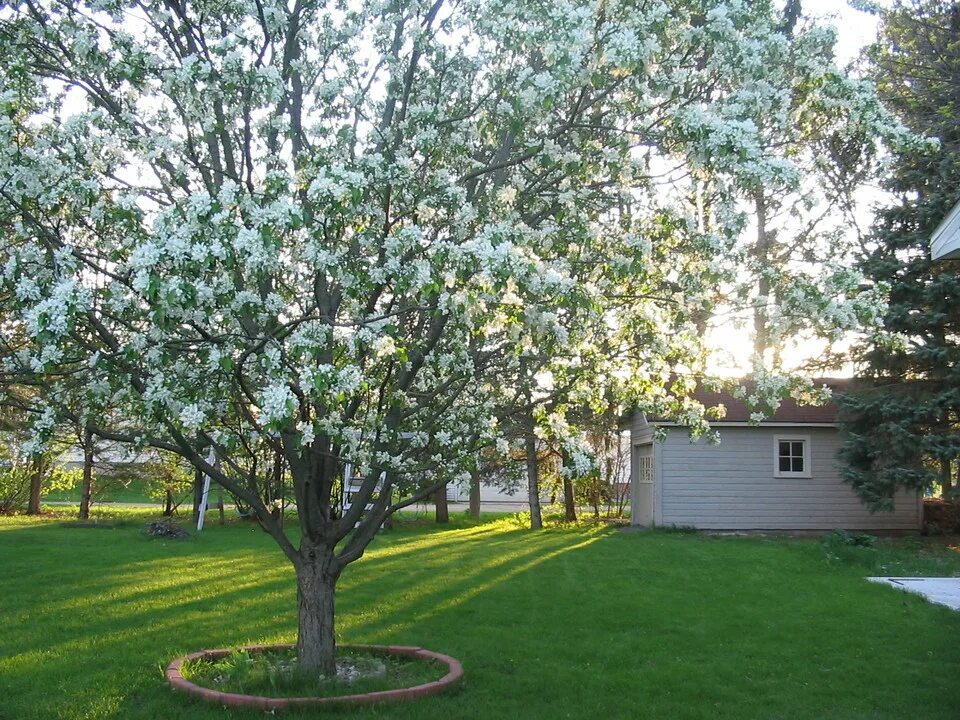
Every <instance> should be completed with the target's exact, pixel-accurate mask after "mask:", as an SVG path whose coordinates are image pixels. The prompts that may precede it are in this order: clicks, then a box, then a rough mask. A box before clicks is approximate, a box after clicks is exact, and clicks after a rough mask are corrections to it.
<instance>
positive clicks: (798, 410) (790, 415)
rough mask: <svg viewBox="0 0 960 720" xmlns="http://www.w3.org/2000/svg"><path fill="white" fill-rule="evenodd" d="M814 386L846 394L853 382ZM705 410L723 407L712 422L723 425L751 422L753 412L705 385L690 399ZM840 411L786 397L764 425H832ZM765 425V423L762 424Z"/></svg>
mask: <svg viewBox="0 0 960 720" xmlns="http://www.w3.org/2000/svg"><path fill="white" fill-rule="evenodd" d="M813 383H814V385H817V386H820V385H826V386H827V387H829V388H830V389H831V390H833V392H834V393H838V392H843V391H844V390H846V389H847V388H849V387H850V385H851V384H852V383H853V379H852V378H819V379H816V380H814V381H813ZM743 386H744V387H745V388H746V389H747V395H749V394H750V384H749V383H747V382H744V383H743ZM690 397H691V398H693V399H694V400H696V401H697V402H700V403H702V404H703V405H704V406H705V407H708V408H709V407H713V406H715V405H721V404H722V405H723V406H724V407H725V408H726V409H727V413H726V415H725V416H724V418H723V419H722V420H713V421H711V423H710V424H711V425H715V424H723V423H735V422H740V423H745V422H749V420H750V414H751V413H752V412H754V410H751V409H750V408H749V407H748V406H747V405H746V403H744V402H743V400H739V399H737V398H735V397H734V396H733V395H732V394H731V393H730V392H729V391H727V390H722V391H720V392H713V391H709V390H705V389H704V388H703V387H702V386H701V387H698V388H697V390H696V391H695V392H694V393H692V395H691V396H690ZM838 413H839V408H838V407H837V404H836V403H835V402H833V401H830V402H828V403H827V404H825V405H799V404H798V403H797V402H796V400H794V399H792V398H785V399H784V400H783V401H782V402H781V403H780V407H778V408H777V410H776V412H775V413H774V414H773V415H772V416H771V417H768V418H767V419H766V420H764V421H763V422H764V423H797V424H824V423H827V424H833V423H836V422H837V415H838ZM654 422H655V421H654ZM761 424H762V423H761Z"/></svg>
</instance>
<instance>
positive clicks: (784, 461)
mask: <svg viewBox="0 0 960 720" xmlns="http://www.w3.org/2000/svg"><path fill="white" fill-rule="evenodd" d="M780 472H790V458H788V457H782V458H780Z"/></svg>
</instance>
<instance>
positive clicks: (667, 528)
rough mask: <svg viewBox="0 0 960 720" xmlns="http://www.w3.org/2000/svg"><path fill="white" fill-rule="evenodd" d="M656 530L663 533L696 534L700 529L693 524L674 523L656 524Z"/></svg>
mask: <svg viewBox="0 0 960 720" xmlns="http://www.w3.org/2000/svg"><path fill="white" fill-rule="evenodd" d="M657 530H659V531H660V532H664V533H675V534H677V535H696V534H697V533H699V532H700V529H699V528H697V527H695V526H693V525H677V524H676V523H670V524H669V525H657Z"/></svg>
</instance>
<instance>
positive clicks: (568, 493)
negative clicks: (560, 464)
mask: <svg viewBox="0 0 960 720" xmlns="http://www.w3.org/2000/svg"><path fill="white" fill-rule="evenodd" d="M563 519H564V520H566V521H567V522H576V521H577V506H576V503H575V502H574V500H573V480H571V479H570V478H569V477H568V476H567V475H564V476H563Z"/></svg>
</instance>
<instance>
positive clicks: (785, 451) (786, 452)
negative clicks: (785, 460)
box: [778, 440, 790, 457]
mask: <svg viewBox="0 0 960 720" xmlns="http://www.w3.org/2000/svg"><path fill="white" fill-rule="evenodd" d="M778 455H780V457H790V442H789V441H787V440H781V441H780V449H779V452H778Z"/></svg>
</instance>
